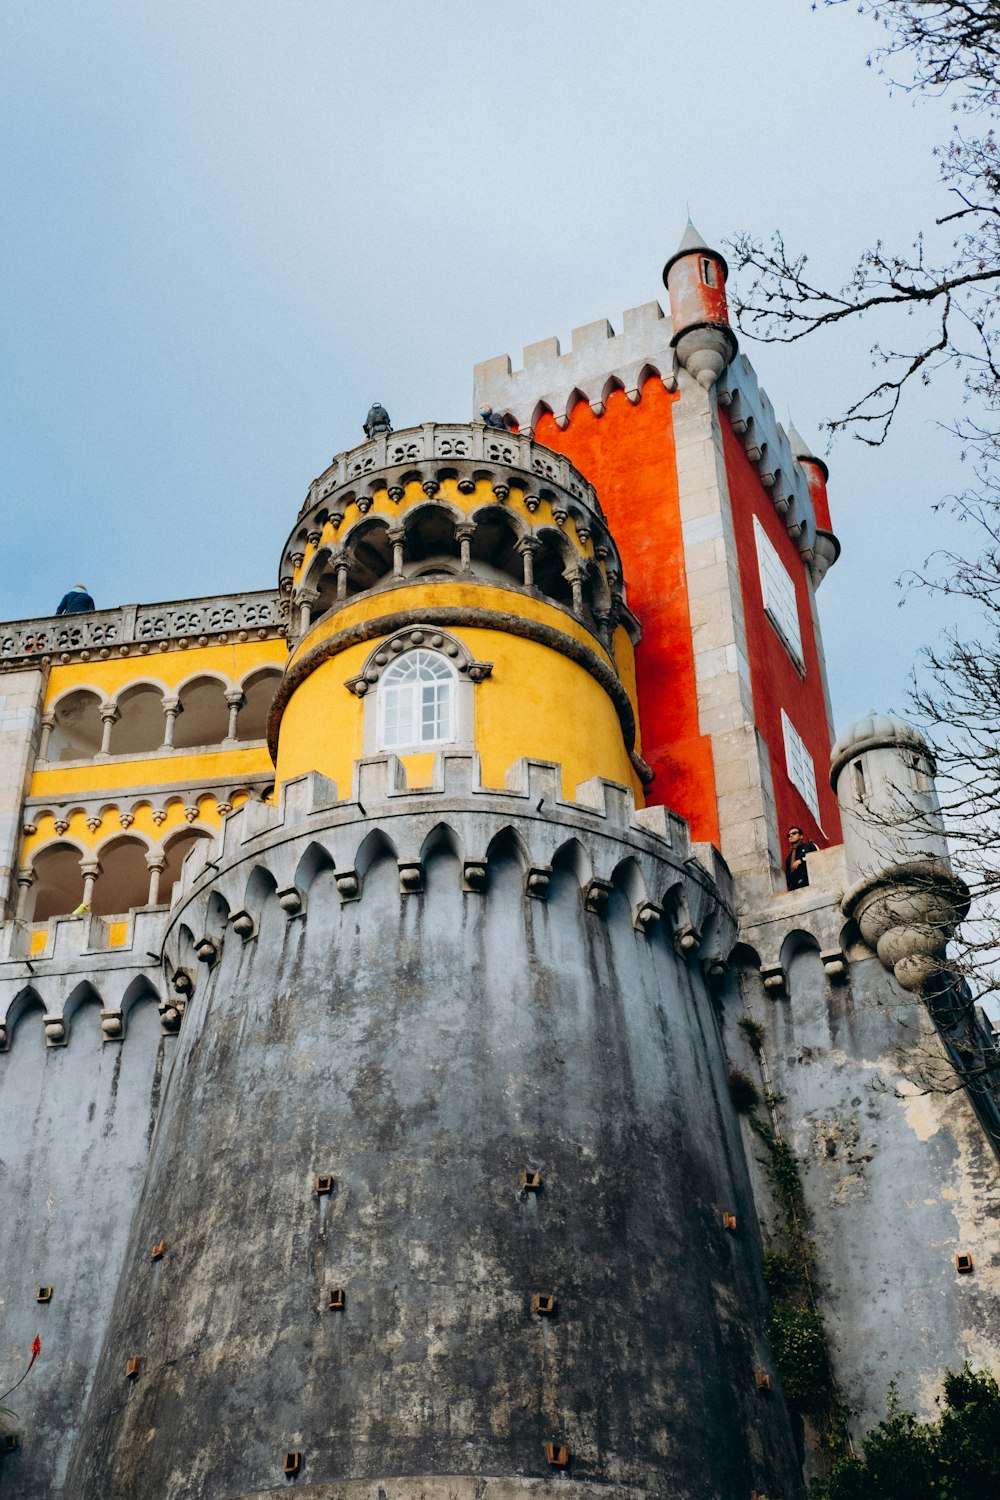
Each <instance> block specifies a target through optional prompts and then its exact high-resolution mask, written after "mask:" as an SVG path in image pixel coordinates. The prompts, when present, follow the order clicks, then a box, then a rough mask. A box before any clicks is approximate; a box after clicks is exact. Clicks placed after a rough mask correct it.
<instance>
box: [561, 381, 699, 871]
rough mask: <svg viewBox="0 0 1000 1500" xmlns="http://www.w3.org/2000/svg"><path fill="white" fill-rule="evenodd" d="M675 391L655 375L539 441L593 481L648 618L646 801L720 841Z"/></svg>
mask: <svg viewBox="0 0 1000 1500" xmlns="http://www.w3.org/2000/svg"><path fill="white" fill-rule="evenodd" d="M675 400H676V397H675V396H671V395H669V394H668V393H667V391H666V389H665V387H664V385H663V382H662V380H660V379H659V378H651V379H649V380H647V381H646V383H645V385H644V386H643V388H642V399H641V401H640V402H639V403H638V405H636V406H632V405H631V403H630V402H629V401H628V398H627V397H626V395H625V393H624V391H615V392H613V393H612V394H611V396H610V397H609V398H608V402H607V408H606V410H605V413H604V416H603V417H595V416H594V413H593V412H592V411H591V409H590V407H589V405H588V404H587V403H586V402H580V403H579V404H578V405H577V406H575V407H574V408H573V412H572V414H571V416H570V421H569V426H568V427H567V428H566V430H565V431H564V432H562V431H560V430H559V428H558V427H557V425H556V423H555V420H554V418H553V417H551V416H549V415H545V416H543V417H542V418H541V419H540V421H539V423H538V426H537V428H536V429H535V438H536V440H537V441H538V442H540V443H545V444H546V446H547V447H549V448H554V449H556V451H557V452H559V453H565V454H566V456H567V457H568V458H569V459H571V460H572V462H573V463H574V464H576V466H577V468H578V469H579V470H580V471H581V473H583V474H584V475H585V476H586V477H587V478H588V479H589V480H590V482H591V483H592V484H593V485H594V487H595V489H596V490H597V493H598V495H599V497H600V500H601V504H602V505H603V507H604V512H605V514H606V516H607V518H608V524H609V526H610V528H611V534H612V536H613V537H614V539H615V541H616V542H617V544H618V548H619V551H620V552H621V556H622V566H623V568H624V572H625V584H626V590H627V599H628V604H629V607H630V608H631V609H632V610H633V612H634V613H635V614H636V615H638V617H639V620H640V621H641V623H642V641H641V643H640V645H639V647H638V650H637V652H636V679H637V683H638V689H639V709H640V722H641V729H642V753H643V756H644V757H645V759H646V760H647V761H648V762H649V764H650V765H651V766H652V768H653V770H654V771H655V772H656V780H655V781H654V782H653V784H652V786H650V787H648V788H647V789H646V802H647V805H649V806H654V805H657V804H665V805H666V806H667V807H670V808H672V809H673V810H674V811H675V812H678V813H680V814H681V815H682V816H683V817H685V818H687V819H688V821H689V822H690V824H691V836H692V838H694V839H696V840H706V841H710V842H712V843H714V844H718V842H719V821H718V813H717V810H716V803H715V774H714V770H713V766H712V749H711V742H710V740H709V739H708V737H707V736H706V735H702V734H700V733H699V731H698V697H697V692H696V689H695V676H694V651H693V647H692V644H691V624H690V614H689V610H688V597H687V584H686V581H685V576H684V550H683V542H682V537H681V517H680V506H679V504H678V498H677V465H676V461H675V457H674V434H673V424H672V420H671V406H672V403H673V402H674V401H675Z"/></svg>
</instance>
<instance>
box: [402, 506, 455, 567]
mask: <svg viewBox="0 0 1000 1500" xmlns="http://www.w3.org/2000/svg"><path fill="white" fill-rule="evenodd" d="M464 519H465V517H464V515H463V513H462V512H461V511H460V510H457V509H456V508H455V507H454V506H452V505H447V504H445V503H444V502H443V501H441V500H427V501H423V502H421V504H419V505H415V506H413V508H412V510H408V511H407V512H406V514H405V515H404V516H403V518H402V521H403V529H404V531H405V533H406V536H405V540H404V543H403V560H404V564H405V566H406V571H407V575H408V576H409V577H414V576H416V577H419V576H420V575H421V574H422V573H425V572H426V571H427V570H428V565H433V564H440V565H441V566H442V567H443V568H444V569H445V570H446V571H447V572H449V573H450V572H453V571H455V569H454V568H452V567H449V566H448V564H449V562H451V561H452V560H454V561H455V562H458V561H459V560H460V558H461V555H462V549H461V546H460V545H459V541H458V537H457V536H456V530H457V528H458V526H459V525H460V524H461V523H462V521H464Z"/></svg>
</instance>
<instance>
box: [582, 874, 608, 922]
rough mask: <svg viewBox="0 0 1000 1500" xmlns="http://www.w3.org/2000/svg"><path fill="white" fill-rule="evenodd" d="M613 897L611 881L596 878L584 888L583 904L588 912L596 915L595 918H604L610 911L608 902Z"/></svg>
mask: <svg viewBox="0 0 1000 1500" xmlns="http://www.w3.org/2000/svg"><path fill="white" fill-rule="evenodd" d="M610 897H611V882H610V880H598V879H597V877H596V876H595V877H594V879H593V880H591V881H589V882H588V884H587V885H585V886H584V888H583V904H584V907H585V908H586V910H587V911H591V912H593V913H594V915H595V917H603V916H604V914H605V912H606V911H607V909H608V901H609V899H610Z"/></svg>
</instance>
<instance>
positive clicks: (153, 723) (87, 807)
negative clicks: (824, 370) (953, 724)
mask: <svg viewBox="0 0 1000 1500" xmlns="http://www.w3.org/2000/svg"><path fill="white" fill-rule="evenodd" d="M725 274H726V268H725V263H724V261H723V259H722V257H721V256H720V255H719V254H718V253H717V252H715V251H713V250H711V248H710V247H708V246H706V245H705V243H704V241H703V240H702V237H701V236H700V235H698V234H697V232H696V231H694V230H693V228H692V227H691V226H689V227H688V230H687V231H686V233H685V236H684V238H683V240H682V242H681V246H680V247H679V250H678V252H677V254H676V255H675V256H673V257H672V258H671V260H670V261H669V262H668V265H667V269H666V273H665V276H666V284H667V287H668V292H669V296H670V307H671V316H670V317H665V316H664V314H663V312H662V311H661V309H660V307H659V306H658V305H657V304H655V303H652V304H649V305H647V306H646V307H643V308H638V309H635V310H633V311H631V312H629V313H626V314H625V317H624V320H623V326H622V331H621V333H618V334H616V333H615V332H614V331H613V330H612V328H611V326H610V325H609V324H608V323H607V322H599V323H596V324H589V325H585V326H584V327H582V328H580V329H577V330H576V332H575V333H574V336H573V348H572V350H571V351H569V352H567V353H565V354H564V353H562V352H561V350H560V347H559V344H558V342H557V341H556V340H554V339H550V340H546V341H544V342H543V343H540V344H535V345H532V346H530V347H529V348H528V349H526V350H525V353H524V367H523V369H522V370H520V371H514V370H513V369H512V367H511V361H510V359H509V358H508V357H507V356H502V357H501V358H499V359H494V360H490V361H488V362H487V363H486V364H483V365H480V366H479V367H478V368H477V371H476V377H475V404H476V406H477V407H478V406H479V405H480V404H483V405H491V406H492V407H493V409H494V412H497V413H503V414H504V415H505V418H506V422H507V430H506V431H502V430H499V429H497V428H494V427H486V426H484V425H483V424H482V423H481V422H473V423H472V424H463V423H452V424H435V423H425V424H424V425H422V426H420V427H413V428H405V429H402V430H398V431H391V430H390V431H379V432H377V433H375V434H374V435H373V436H372V437H371V439H370V440H369V441H367V442H365V443H364V444H362V445H361V446H359V447H358V448H355V449H352V450H351V451H349V452H347V453H344V454H341V455H340V456H338V457H337V458H336V459H335V460H334V461H333V463H332V464H331V465H330V466H329V467H328V468H327V469H326V470H325V471H324V472H323V473H322V474H321V475H320V476H319V478H317V479H316V480H315V481H313V483H312V484H311V486H310V487H309V491H308V494H307V495H306V499H305V502H304V504H303V505H302V507H301V509H300V511H299V513H298V516H297V518H296V519H295V522H294V525H292V527H291V530H290V534H289V537H288V540H287V543H286V545H285V547H284V549H283V553H282V557H281V560H280V563H279V567H278V586H277V589H276V590H275V591H273V592H264V593H260V594H243V595H233V596H229V597H224V598H218V599H207V600H205V599H203V600H181V601H176V602H174V603H168V604H160V605H142V606H136V605H130V606H123V607H121V608H119V609H113V610H107V611H100V612H95V613H94V614H91V615H87V616H79V617H75V618H74V619H72V620H70V621H66V620H38V621H23V622H14V623H13V624H10V625H5V626H2V627H0V752H2V754H0V765H2V766H3V768H4V770H3V777H4V780H3V781H2V783H0V880H2V881H3V890H2V892H0V895H2V898H3V900H4V902H5V906H4V908H3V910H4V920H3V923H2V925H0V1054H2V1055H0V1186H2V1191H3V1194H4V1198H3V1202H4V1208H5V1212H4V1215H3V1216H2V1218H0V1264H3V1265H4V1267H5V1277H6V1279H5V1286H4V1288H3V1290H2V1296H0V1367H2V1368H0V1378H2V1377H3V1376H4V1375H6V1374H7V1372H8V1371H9V1372H10V1375H11V1381H10V1382H8V1383H12V1381H13V1379H15V1378H16V1377H17V1375H18V1374H19V1373H20V1368H23V1365H24V1363H25V1362H26V1359H27V1355H28V1350H29V1349H30V1347H31V1342H32V1338H33V1337H34V1335H35V1334H36V1333H38V1334H40V1336H41V1340H42V1355H41V1357H40V1359H39V1361H38V1363H37V1364H36V1365H35V1366H34V1367H33V1368H32V1370H31V1372H30V1375H29V1376H28V1377H27V1378H26V1379H25V1381H24V1383H23V1385H22V1386H21V1387H19V1389H18V1393H17V1400H16V1402H15V1405H16V1409H17V1412H18V1419H17V1425H16V1428H15V1430H14V1431H13V1432H12V1433H8V1434H7V1436H6V1438H5V1439H4V1440H3V1444H4V1446H3V1451H0V1485H2V1487H3V1493H4V1496H5V1497H6V1496H7V1495H10V1497H11V1500H49V1497H53V1496H57V1497H62V1500H126V1497H127V1500H147V1497H148V1500H153V1497H156V1500H258V1497H262V1496H263V1495H267V1494H272V1493H274V1492H276V1491H281V1490H285V1489H287V1488H293V1489H296V1490H298V1492H299V1493H300V1494H302V1495H305V1496H309V1497H312V1500H333V1497H334V1496H336V1497H337V1500H362V1497H364V1500H386V1497H396V1500H413V1497H416V1496H418V1495H419V1496H440V1497H441V1500H446V1497H468V1500H481V1497H482V1496H484V1495H486V1494H487V1492H490V1493H492V1495H493V1496H494V1497H495V1500H510V1497H511V1496H513V1495H514V1494H515V1493H516V1494H520V1495H525V1494H528V1493H529V1492H534V1491H541V1490H544V1491H545V1492H546V1493H548V1492H551V1491H552V1490H553V1488H554V1487H555V1486H557V1485H558V1486H560V1487H562V1488H563V1489H565V1490H566V1491H567V1492H572V1493H573V1494H574V1495H576V1496H579V1497H581V1500H613V1497H614V1496H621V1497H622V1500H626V1497H627V1500H634V1496H635V1494H636V1493H637V1492H639V1491H643V1492H646V1493H649V1494H651V1495H655V1496H662V1497H664V1500H666V1497H668V1496H669V1497H671V1500H734V1497H736V1500H751V1497H753V1496H757V1497H761V1496H767V1497H770V1500H801V1497H802V1495H803V1493H804V1480H803V1464H804V1465H805V1468H806V1469H807V1470H808V1469H809V1468H810V1467H811V1466H813V1465H814V1463H815V1462H816V1449H815V1445H814V1446H810V1426H809V1424H810V1422H811V1421H812V1420H813V1416H814V1413H813V1412H811V1409H809V1408H808V1407H803V1405H802V1402H801V1401H799V1400H796V1399H795V1397H794V1394H793V1395H792V1396H789V1397H788V1398H787V1399H786V1394H785V1388H784V1387H783V1384H782V1378H781V1375H782V1369H784V1370H786V1371H787V1372H788V1373H789V1375H791V1376H793V1377H794V1375H795V1374H796V1371H795V1369H794V1367H792V1366H789V1364H788V1362H787V1351H785V1352H784V1353H783V1352H782V1349H781V1347H780V1345H779V1344H778V1343H772V1342H771V1341H770V1339H771V1337H772V1336H774V1323H773V1319H772V1318H771V1307H770V1303H769V1297H768V1292H767V1289H766V1287H765V1282H764V1277H763V1270H764V1262H763V1255H762V1252H763V1250H764V1249H765V1248H767V1249H771V1250H774V1249H775V1248H780V1247H776V1245H775V1242H774V1235H775V1228H774V1224H775V1210H776V1204H775V1200H774V1197H773V1193H772V1184H771V1182H770V1180H769V1178H768V1175H767V1171H766V1168H765V1165H763V1164H762V1156H761V1152H762V1146H761V1142H762V1141H765V1140H769V1141H772V1142H773V1141H776V1140H778V1141H782V1142H784V1143H785V1144H787V1146H788V1148H789V1150H790V1152H791V1154H792V1156H793V1157H794V1158H795V1159H796V1160H797V1162H798V1172H799V1179H800V1184H801V1205H802V1212H803V1214H805V1215H806V1216H807V1217H808V1220H809V1223H808V1233H809V1237H810V1244H811V1245H812V1247H813V1249H812V1251H811V1253H812V1254H813V1256H814V1264H813V1265H812V1269H811V1277H812V1280H811V1284H810V1291H809V1296H810V1298H812V1299H813V1300H812V1302H811V1303H810V1306H811V1307H814V1308H815V1310H816V1311H818V1312H821V1313H822V1314H823V1316H824V1318H825V1325H824V1326H825V1336H826V1341H827V1346H828V1349H829V1356H830V1366H831V1379H832V1380H833V1381H835V1382H836V1387H837V1390H838V1391H839V1392H840V1396H839V1397H838V1399H842V1401H843V1402H844V1404H845V1405H846V1406H847V1407H848V1408H849V1409H850V1411H851V1412H852V1413H853V1414H854V1415H853V1417H852V1420H853V1421H854V1424H855V1430H856V1431H858V1432H860V1431H861V1430H863V1428H864V1426H865V1424H866V1423H868V1422H870V1421H873V1420H877V1419H878V1417H879V1416H880V1415H882V1414H883V1412H884V1409H885V1408H884V1403H885V1396H886V1385H887V1383H888V1381H889V1380H890V1379H896V1380H897V1382H898V1383H899V1386H900V1390H901V1394H902V1396H903V1398H904V1400H907V1401H911V1402H913V1403H915V1404H918V1405H920V1406H921V1407H922V1409H925V1410H926V1409H928V1408H929V1407H930V1406H932V1404H933V1398H934V1393H935V1391H936V1390H937V1388H938V1382H939V1381H940V1377H941V1373H942V1371H943V1369H944V1368H945V1367H946V1366H947V1365H949V1364H950V1365H952V1366H954V1365H956V1364H958V1363H961V1360H962V1359H963V1358H965V1357H967V1356H970V1357H972V1358H973V1359H974V1361H975V1362H977V1363H987V1364H992V1365H996V1364H997V1363H998V1360H1000V1285H998V1283H997V1273H996V1270H995V1268H994V1266H993V1259H994V1258H995V1253H996V1252H995V1235H994V1232H993V1225H994V1222H995V1216H996V1214H997V1212H998V1211H1000V1174H998V1171H997V1163H996V1159H995V1156H994V1154H993V1152H992V1148H991V1146H990V1144H989V1137H988V1133H989V1132H993V1131H994V1130H995V1129H996V1128H997V1127H1000V1112H998V1111H997V1107H996V1101H995V1099H993V1098H992V1095H991V1094H990V1091H989V1090H988V1089H980V1090H979V1091H978V1092H977V1093H976V1095H975V1096H974V1097H970V1096H967V1095H966V1093H964V1092H963V1091H961V1090H960V1089H955V1088H952V1089H951V1090H949V1091H948V1092H947V1093H941V1094H940V1095H939V1096H938V1095H933V1094H931V1095H925V1094H924V1093H921V1092H920V1091H919V1090H917V1089H916V1088H915V1085H914V1084H913V1079H914V1077H917V1076H919V1071H920V1068H921V1067H923V1065H924V1062H925V1060H926V1058H927V1057H932V1058H933V1059H934V1060H935V1061H936V1063H939V1064H940V1065H941V1066H943V1067H944V1068H946V1069H947V1068H950V1067H951V1065H952V1062H953V1061H954V1060H955V1058H956V1057H957V1056H958V1051H959V1043H961V1045H962V1046H965V1045H967V1044H970V1043H971V1042H976V1045H981V1044H983V1038H982V1035H981V1034H980V1032H977V1031H976V1028H977V1027H979V1026H980V1023H979V1022H978V1021H973V1022H967V1024H966V1030H965V1031H964V1032H963V1033H962V1035H961V1036H958V1034H957V1033H956V1032H955V1030H954V1027H953V1025H952V1021H951V1020H950V1019H949V1020H948V1021H947V1024H945V1022H943V1021H942V1015H943V1011H942V1000H943V999H944V1000H945V1001H946V1000H947V994H948V993H950V992H948V991H947V982H946V981H943V980H942V974H943V973H944V972H945V969H944V965H943V963H942V956H943V954H944V952H945V949H946V945H947V941H948V938H949V936H950V934H951V932H952V930H953V929H954V926H955V923H956V922H957V921H958V920H959V918H960V917H961V915H962V911H963V910H964V907H963V901H964V899H965V894H964V888H963V887H962V886H961V883H960V882H959V881H958V880H957V879H956V877H955V876H954V875H953V874H952V872H951V869H950V866H949V864H948V854H947V848H946V846H945V844H944V842H943V839H942V837H941V833H940V826H939V823H938V822H937V821H936V819H937V812H936V802H935V799H934V792H933V774H934V767H933V757H932V754H931V751H930V749H929V747H928V746H927V745H926V744H924V742H923V741H922V740H921V739H920V738H919V737H918V736H916V735H915V732H914V731H912V730H910V729H909V727H908V726H906V725H904V724H902V723H901V721H899V720H897V719H895V718H893V717H891V716H881V715H876V716H873V717H872V718H871V719H868V720H865V721H862V723H861V724H859V725H855V726H854V727H853V728H852V729H850V730H848V731H847V732H846V733H845V734H844V735H842V736H841V738H840V739H839V740H838V741H837V743H836V745H835V746H833V758H832V763H831V745H832V742H833V739H834V736H833V731H832V727H831V722H832V721H831V716H830V711H829V702H828V696H827V692H826V685H825V673H824V665H823V648H822V641H821V636H820V630H819V621H818V613H817V607H816V590H817V589H818V587H819V585H820V584H821V583H822V580H823V577H824V575H825V573H826V571H827V569H828V568H829V566H830V565H831V564H832V563H833V562H834V561H836V558H837V554H838V551H839V546H838V543H837V541H836V538H835V536H834V533H833V531H832V529H831V522H830V514H829V506H828V501H827V494H826V484H827V478H828V476H827V473H826V467H825V465H824V464H823V463H822V461H821V460H819V459H817V458H815V457H814V456H813V455H812V454H811V453H810V451H809V449H808V447H807V445H806V444H805V443H804V442H803V440H802V439H801V438H799V436H798V434H796V433H795V432H794V429H792V430H791V431H789V432H788V433H786V432H785V431H784V430H783V428H782V427H781V426H780V425H779V424H778V423H777V421H776V420H775V417H774V411H773V407H772V405H771V402H770V401H769V399H768V397H767V396H766V394H765V393H764V392H763V391H762V390H761V389H760V388H759V386H758V384H757V381H756V377H755V376H754V373H753V370H752V367H751V366H750V364H749V362H748V361H747V359H746V357H745V356H744V355H743V354H741V353H739V352H738V350H737V346H736V340H735V336H734V335H733V334H732V332H731V330H730V329H729V326H728V313H727V311H726V302H725V289H724V283H725ZM386 425H388V424H386ZM828 767H830V768H831V771H830V775H829V776H828V775H827V768H828ZM904 793H905V795H906V797H907V798H908V806H909V807H910V810H911V812H912V813H913V814H914V815H915V816H916V818H917V823H916V824H914V825H912V826H911V827H910V829H909V830H907V829H906V828H905V827H902V825H900V824H899V822H898V820H897V821H896V822H895V823H894V822H892V819H891V818H890V817H889V814H890V813H892V812H893V810H894V809H897V804H898V799H899V797H900V796H901V795H903V794H904ZM842 820H843V842H841V822H842ZM789 823H794V824H798V825H800V826H801V827H802V828H803V829H804V831H805V832H806V833H807V834H808V835H809V836H810V837H811V838H812V839H813V841H814V842H815V843H817V844H818V845H819V846H820V848H819V850H818V851H817V852H816V853H814V854H811V855H810V856H809V874H810V884H809V886H808V887H806V888H805V889H802V890H796V891H791V892H789V891H788V890H786V888H785V881H784V875H783V870H782V862H783V849H784V845H783V840H784V836H785V831H786V828H787V826H788V824H789ZM945 1008H947V1007H946V1006H945ZM950 1015H951V1012H949V1016H950ZM949 1028H951V1029H949ZM980 1030H981V1028H980ZM973 1032H976V1036H973V1035H972V1033H973ZM977 1037H978V1041H977ZM741 1075H742V1076H741ZM949 1076H950V1077H951V1078H952V1079H953V1078H954V1074H953V1073H951V1074H949ZM754 1081H756V1085H755V1083H754ZM741 1100H742V1102H741ZM737 1103H741V1110H742V1112H741V1110H738V1109H737V1107H736V1106H737ZM991 1111H992V1113H991ZM984 1125H985V1126H986V1130H985V1131H984V1129H983V1126H984ZM956 1257H957V1258H958V1259H956ZM963 1257H964V1258H965V1261H968V1265H966V1264H965V1263H964V1261H963V1263H962V1265H961V1266H960V1265H959V1261H962V1258H963ZM783 1361H784V1363H783Z"/></svg>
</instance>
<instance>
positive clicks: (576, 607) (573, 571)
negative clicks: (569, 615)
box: [563, 568, 583, 618]
mask: <svg viewBox="0 0 1000 1500" xmlns="http://www.w3.org/2000/svg"><path fill="white" fill-rule="evenodd" d="M563 577H564V578H565V579H566V580H567V581H568V583H569V586H570V588H571V589H572V590H573V613H574V614H575V615H576V616H577V617H578V618H582V617H583V575H582V573H581V572H580V569H579V568H570V569H569V570H568V571H567V572H565V573H564V574H563Z"/></svg>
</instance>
